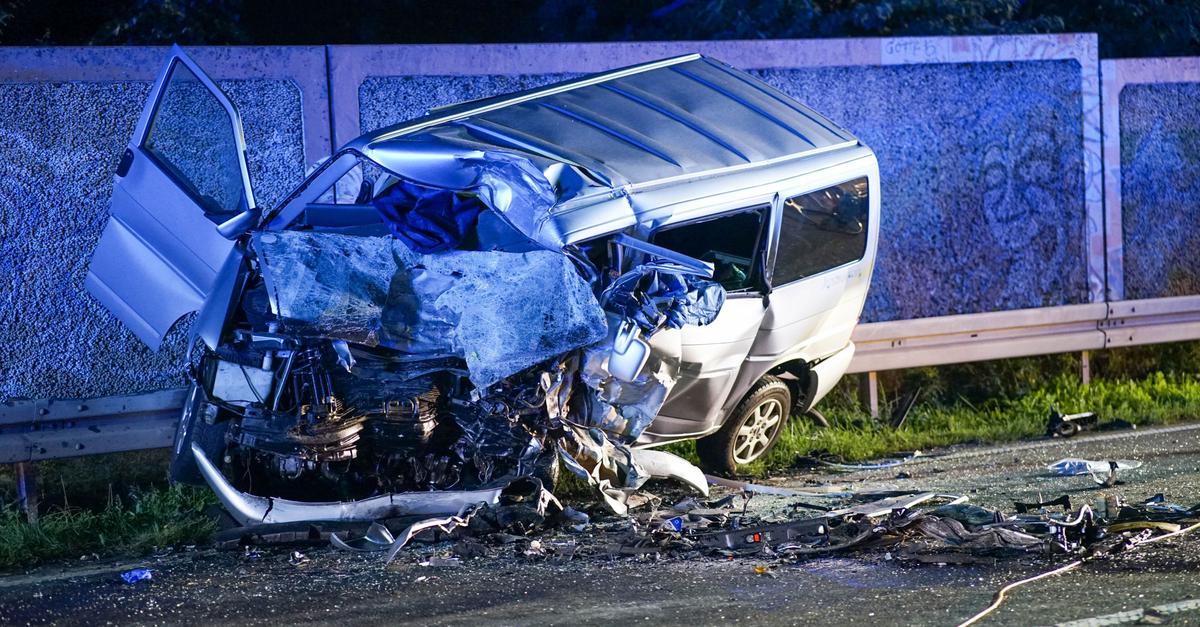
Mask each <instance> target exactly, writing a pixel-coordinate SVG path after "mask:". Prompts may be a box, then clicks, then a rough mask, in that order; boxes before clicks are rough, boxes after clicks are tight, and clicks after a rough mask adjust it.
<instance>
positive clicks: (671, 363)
mask: <svg viewBox="0 0 1200 627" xmlns="http://www.w3.org/2000/svg"><path fill="white" fill-rule="evenodd" d="M617 324H618V323H617V321H616V320H615V318H613V317H612V316H609V324H608V328H609V333H608V339H606V340H605V341H603V342H600V343H598V344H595V345H592V346H589V347H587V348H586V349H584V351H583V356H582V361H581V365H580V379H581V380H582V381H583V383H584V384H586V386H587V388H588V390H587V392H589V393H588V394H586V395H585V396H584V402H585V405H584V409H583V411H582V412H581V413H582V415H581V416H579V417H578V418H577V420H580V421H582V422H584V423H585V424H588V425H591V426H596V427H599V428H600V429H603V430H604V431H606V432H608V433H611V434H613V435H616V436H619V437H622V438H627V439H629V440H630V441H632V440H636V439H637V438H638V437H639V436H640V435H641V434H642V432H643V431H645V430H646V428H647V427H648V426H650V423H651V422H653V421H654V419H655V418H656V417H657V416H658V412H659V410H660V409H661V408H662V406H663V403H664V402H666V399H667V395H668V394H670V393H671V390H672V389H673V388H674V387H675V383H676V382H677V381H678V380H679V369H680V366H681V363H682V361H681V355H682V353H683V346H682V336H681V334H680V332H679V331H678V330H674V329H670V330H665V331H661V332H659V333H657V334H655V335H654V337H653V338H651V340H650V343H649V344H648V347H649V351H648V353H647V354H646V356H645V358H644V359H643V360H642V366H641V367H640V368H639V369H638V372H637V373H636V376H635V377H633V378H632V379H629V380H623V379H621V378H619V377H616V376H614V375H613V373H612V372H611V370H610V363H611V361H612V360H614V359H616V357H614V355H613V343H614V341H615V337H616V334H617V332H616V330H615V329H614V327H615V326H617Z"/></svg>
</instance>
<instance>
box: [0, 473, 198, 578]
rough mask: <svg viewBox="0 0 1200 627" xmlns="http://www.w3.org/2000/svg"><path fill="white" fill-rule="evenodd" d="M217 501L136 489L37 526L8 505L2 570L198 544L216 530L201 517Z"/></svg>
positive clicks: (186, 491) (57, 513)
mask: <svg viewBox="0 0 1200 627" xmlns="http://www.w3.org/2000/svg"><path fill="white" fill-rule="evenodd" d="M215 502H216V499H215V498H214V497H213V496H212V493H211V492H209V491H208V490H205V489H199V488H192V487H189V486H173V487H169V488H163V487H156V488H149V489H145V490H140V489H135V490H132V491H131V492H130V494H129V496H128V497H127V498H125V499H120V498H114V499H113V500H112V502H111V503H109V504H108V505H107V506H106V507H104V508H102V509H99V510H91V509H84V508H79V507H56V508H54V509H52V510H50V511H48V512H45V513H43V514H42V515H41V518H40V520H39V521H38V523H37V524H29V523H28V522H26V521H25V519H24V516H23V515H21V513H20V512H18V511H17V509H16V508H15V507H13V506H8V507H5V508H4V509H2V510H0V569H4V570H8V569H13V568H16V567H21V566H29V565H32V564H35V563H38V562H41V561H45V560H49V559H55V558H78V557H79V556H80V555H88V554H91V553H97V554H100V555H104V556H107V555H113V554H138V553H145V552H147V551H151V550H153V549H155V548H158V547H167V546H173V545H180V544H192V543H196V542H200V541H202V540H204V539H205V538H206V537H208V536H209V535H210V534H211V533H212V532H213V531H214V530H215V528H216V527H215V524H214V523H213V522H212V520H210V519H209V518H207V517H205V516H204V515H203V513H202V512H203V510H204V508H205V507H207V506H209V505H210V504H213V503H215Z"/></svg>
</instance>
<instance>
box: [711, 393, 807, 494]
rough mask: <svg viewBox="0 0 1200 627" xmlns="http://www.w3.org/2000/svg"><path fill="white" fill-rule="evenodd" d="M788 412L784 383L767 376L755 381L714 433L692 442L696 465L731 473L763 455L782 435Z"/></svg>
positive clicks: (790, 407) (789, 403)
mask: <svg viewBox="0 0 1200 627" xmlns="http://www.w3.org/2000/svg"><path fill="white" fill-rule="evenodd" d="M791 409H792V393H791V390H789V389H788V386H787V384H786V383H784V382H783V381H781V380H780V379H778V378H776V377H773V376H771V375H767V376H765V377H763V378H761V379H759V380H758V383H755V384H754V387H752V388H750V392H749V393H748V394H747V395H746V398H745V399H743V400H742V402H741V403H739V404H738V406H737V407H736V408H735V409H734V410H733V413H731V414H730V415H729V418H728V419H727V420H726V421H725V424H724V425H722V426H721V429H720V430H719V431H717V432H716V433H714V434H712V435H710V436H706V437H703V438H700V439H699V440H697V441H696V454H697V455H699V457H700V465H701V466H703V467H704V469H705V470H708V471H710V472H723V473H732V472H735V471H736V470H737V468H738V466H743V465H746V464H750V463H753V462H755V461H758V460H760V459H762V458H763V457H764V456H766V454H767V452H768V451H770V450H771V447H773V446H775V442H776V441H777V440H778V439H779V434H781V433H783V425H784V424H786V423H787V420H788V415H789V414H790V413H791Z"/></svg>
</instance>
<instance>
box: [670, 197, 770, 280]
mask: <svg viewBox="0 0 1200 627" xmlns="http://www.w3.org/2000/svg"><path fill="white" fill-rule="evenodd" d="M766 212H767V207H765V206H764V207H758V208H755V209H750V210H747V211H744V212H741V213H736V214H733V215H726V216H722V217H719V218H714V219H712V220H705V221H703V222H691V223H688V224H683V225H680V226H674V227H668V228H665V229H662V230H661V231H658V232H657V233H655V234H654V238H653V240H652V241H653V242H654V243H655V244H658V245H659V246H662V247H664V248H670V249H671V250H674V251H676V252H680V253H683V254H685V255H688V256H689V257H695V258H696V259H700V260H703V261H709V262H712V263H713V265H714V266H716V271H715V272H714V275H713V278H714V279H715V280H716V281H718V282H719V283H720V284H721V285H723V286H724V287H725V289H726V290H729V291H731V292H733V291H737V290H745V289H749V288H751V287H752V286H753V285H754V284H753V279H754V278H755V277H754V260H755V258H756V253H757V252H758V236H759V233H761V232H762V223H763V216H764V215H766Z"/></svg>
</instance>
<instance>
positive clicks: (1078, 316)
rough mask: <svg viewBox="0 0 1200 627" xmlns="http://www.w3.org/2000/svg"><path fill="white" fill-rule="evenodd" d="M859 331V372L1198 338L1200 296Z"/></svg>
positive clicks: (853, 368) (853, 367) (854, 366)
mask: <svg viewBox="0 0 1200 627" xmlns="http://www.w3.org/2000/svg"><path fill="white" fill-rule="evenodd" d="M853 337H854V342H855V344H856V345H857V350H856V351H855V355H854V360H853V361H852V362H851V363H850V370H849V372H852V373H862V372H875V371H879V370H895V369H898V368H915V367H920V366H938V365H943V364H953V363H967V362H972V361H985V360H990V359H1007V358H1010V357H1025V356H1029V355H1047V354H1052V353H1069V352H1076V351H1087V350H1101V349H1105V348H1116V347H1121V346H1136V345H1141V344H1157V343H1161V342H1178V341H1183V340H1195V339H1200V296H1179V297H1173V298H1151V299H1144V300H1124V301H1114V302H1110V303H1089V304H1085V305H1066V306H1062V307H1046V308H1037V309H1017V310H1013V311H997V312H989V313H980V314H966V315H959V316H939V317H934V318H918V319H915V320H897V321H895V322H874V323H868V324H863V325H859V327H858V328H857V329H855V331H854V336H853Z"/></svg>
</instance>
